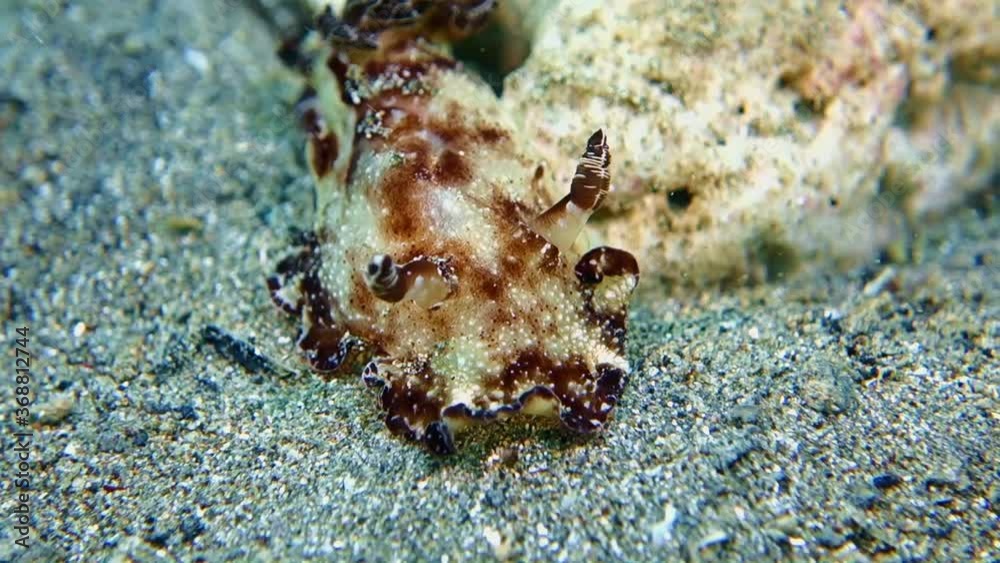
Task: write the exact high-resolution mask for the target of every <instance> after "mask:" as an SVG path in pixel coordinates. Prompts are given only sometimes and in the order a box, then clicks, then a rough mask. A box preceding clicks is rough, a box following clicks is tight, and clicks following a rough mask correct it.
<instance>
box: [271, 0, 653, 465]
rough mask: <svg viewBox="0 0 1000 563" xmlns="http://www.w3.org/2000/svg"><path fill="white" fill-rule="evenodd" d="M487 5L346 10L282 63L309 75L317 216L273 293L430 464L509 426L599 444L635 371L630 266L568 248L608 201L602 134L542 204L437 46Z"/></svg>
mask: <svg viewBox="0 0 1000 563" xmlns="http://www.w3.org/2000/svg"><path fill="white" fill-rule="evenodd" d="M493 4H494V2H493V1H470V0H455V1H451V2H406V1H388V0H386V1H381V0H374V1H371V0H369V1H353V0H352V1H349V2H348V3H347V5H346V7H345V8H344V10H343V12H342V14H341V15H340V16H339V17H337V16H335V15H334V14H333V12H332V10H330V9H329V8H327V10H326V11H325V12H323V13H322V14H321V15H320V17H319V19H318V20H317V29H316V30H314V31H313V32H311V33H310V34H309V35H308V36H306V37H305V38H303V40H302V41H301V42H299V43H298V44H297V45H296V46H295V49H294V50H286V52H285V54H286V55H289V56H288V59H287V60H291V61H293V62H295V63H296V64H298V65H300V66H301V68H302V69H303V70H304V71H305V73H306V75H307V77H308V83H309V87H308V88H307V90H306V93H305V94H304V95H303V97H302V100H301V101H300V103H299V105H298V110H299V116H300V119H301V123H302V126H303V127H304V129H305V130H306V132H307V134H308V137H309V142H308V148H307V156H308V162H309V166H310V168H311V172H312V175H313V177H314V179H315V183H316V218H315V223H314V227H313V228H312V229H309V230H308V231H307V232H306V233H305V234H303V235H302V236H301V237H299V240H298V241H297V244H296V248H295V249H294V251H293V252H292V253H291V255H289V256H287V257H286V258H284V259H283V260H281V261H280V262H279V263H278V265H277V267H276V272H275V273H274V274H273V275H272V276H270V277H269V278H268V280H267V284H268V288H269V290H270V293H271V296H272V298H273V300H274V301H275V303H276V304H277V305H278V306H279V307H280V308H281V309H282V310H284V311H285V312H287V313H289V314H291V315H294V316H295V317H297V318H299V319H300V320H301V325H302V326H301V332H300V336H299V339H298V345H299V347H301V349H302V350H303V351H304V352H305V356H306V358H307V359H308V361H309V363H310V364H311V366H312V368H313V369H315V370H316V371H318V372H320V373H323V374H332V373H336V372H344V371H348V370H351V369H358V368H361V372H362V376H363V379H364V381H365V382H366V383H367V384H369V385H370V386H372V387H376V388H379V389H380V399H379V400H380V404H381V408H382V409H383V410H384V412H385V422H386V424H387V426H388V427H389V429H390V430H391V431H392V432H394V433H397V434H400V435H403V436H406V437H408V438H410V439H413V440H417V441H420V442H422V443H424V444H425V445H426V446H427V447H429V448H430V449H431V450H432V451H434V452H437V453H450V452H453V451H454V449H455V445H454V438H453V436H454V432H455V431H456V430H458V429H460V428H462V427H463V426H464V425H466V424H468V423H470V422H472V421H486V420H493V419H500V418H505V417H506V416H508V415H510V414H513V413H516V412H524V413H528V414H534V415H555V416H558V417H559V419H560V420H561V421H562V422H563V423H564V424H565V426H567V427H569V428H571V429H573V430H576V431H579V432H584V433H589V432H593V431H595V430H598V429H600V428H602V427H603V426H604V425H605V423H606V422H607V421H608V418H609V415H610V414H611V412H612V409H613V408H614V406H615V404H616V403H617V402H618V399H619V396H620V394H621V392H622V390H623V387H624V384H625V379H626V376H627V374H628V371H629V366H628V362H627V361H626V359H625V333H626V317H627V309H628V301H629V297H630V295H631V293H632V292H633V290H634V289H635V287H636V285H637V283H638V279H639V268H638V264H637V262H636V260H635V258H633V257H632V255H631V254H629V253H627V252H625V251H623V250H618V249H614V248H609V247H604V246H601V247H597V248H593V249H590V250H587V248H586V246H585V245H586V241H585V239H586V236H581V231H583V230H584V227H585V223H586V221H587V219H588V218H589V217H590V215H591V214H592V213H593V212H594V211H595V210H596V209H597V208H598V207H599V206H600V205H601V203H602V201H603V200H604V199H605V196H606V195H607V194H608V191H609V188H610V169H611V153H610V149H609V147H608V144H607V139H606V136H605V134H604V132H603V131H601V130H597V131H596V132H595V133H593V135H591V136H590V138H589V139H587V140H586V143H585V145H584V143H583V142H582V141H584V140H583V139H581V149H582V156H581V158H580V160H579V164H578V166H577V167H576V174H575V176H574V177H573V180H572V182H571V185H569V186H566V190H565V191H566V192H567V193H566V194H565V196H564V197H562V199H559V200H558V201H552V199H551V198H550V196H549V195H548V192H547V190H546V189H545V188H544V184H545V181H546V179H547V176H546V170H545V167H544V166H543V165H542V163H541V162H540V161H539V160H538V159H537V158H533V157H532V156H531V155H530V154H529V153H528V151H525V150H523V149H522V147H523V145H524V144H523V143H522V142H521V141H519V137H518V135H519V133H518V132H517V128H516V127H515V126H514V124H513V122H512V121H511V120H510V119H508V118H507V117H506V116H505V115H504V114H503V112H502V111H500V109H499V107H500V106H499V105H498V102H497V98H496V95H495V94H494V93H493V92H492V91H491V90H490V88H489V87H488V86H487V85H486V84H485V83H484V82H482V80H480V79H479V78H478V77H476V76H475V75H473V74H471V73H469V72H466V71H465V70H464V69H463V66H462V65H461V64H460V63H457V62H456V61H455V60H454V59H453V58H452V57H451V55H450V53H449V51H448V43H449V42H450V41H452V40H454V39H456V38H457V37H460V36H463V35H465V34H467V33H470V32H471V31H472V30H474V29H475V28H476V27H477V26H478V25H479V24H480V23H481V22H482V21H483V20H484V19H485V18H486V16H487V15H488V14H489V12H490V10H491V9H492V8H493ZM293 52H294V53H295V54H294V56H292V55H290V53H293ZM361 366H363V368H362V367H361Z"/></svg>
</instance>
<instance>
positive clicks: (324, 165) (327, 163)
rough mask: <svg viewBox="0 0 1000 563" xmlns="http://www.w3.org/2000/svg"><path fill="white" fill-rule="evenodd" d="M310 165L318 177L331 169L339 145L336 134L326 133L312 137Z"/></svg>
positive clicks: (335, 159)
mask: <svg viewBox="0 0 1000 563" xmlns="http://www.w3.org/2000/svg"><path fill="white" fill-rule="evenodd" d="M310 142H311V143H312V166H313V170H315V171H316V175H317V176H318V177H319V178H323V177H324V176H326V175H327V174H329V173H330V170H331V169H333V163H334V162H336V161H337V155H338V150H339V145H338V143H337V136H336V135H334V134H333V133H327V134H326V135H323V136H322V137H316V136H314V137H312V139H311V140H310Z"/></svg>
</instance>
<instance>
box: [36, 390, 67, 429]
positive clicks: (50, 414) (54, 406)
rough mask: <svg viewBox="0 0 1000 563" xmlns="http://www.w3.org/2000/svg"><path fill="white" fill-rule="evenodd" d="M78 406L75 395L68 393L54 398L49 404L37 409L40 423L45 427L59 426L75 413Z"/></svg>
mask: <svg viewBox="0 0 1000 563" xmlns="http://www.w3.org/2000/svg"><path fill="white" fill-rule="evenodd" d="M75 404H76V396H75V395H74V394H73V393H66V394H64V395H59V396H57V397H54V398H52V399H51V400H49V402H47V403H44V404H42V405H39V406H38V407H37V408H36V411H35V412H37V413H38V422H39V423H41V424H45V425H50V426H51V425H55V424H59V423H60V422H62V421H63V420H65V419H66V417H68V416H69V415H70V413H71V412H73V406H74V405H75Z"/></svg>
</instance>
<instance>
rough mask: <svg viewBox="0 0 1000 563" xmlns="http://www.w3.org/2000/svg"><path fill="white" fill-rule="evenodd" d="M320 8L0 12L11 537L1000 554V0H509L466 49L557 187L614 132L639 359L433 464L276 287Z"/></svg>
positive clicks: (598, 232)
mask: <svg viewBox="0 0 1000 563" xmlns="http://www.w3.org/2000/svg"><path fill="white" fill-rule="evenodd" d="M459 3H460V2H459ZM322 4H324V2H305V1H303V2H293V1H284V2H281V1H278V0H248V1H246V2H241V1H237V0H219V1H206V2H195V1H192V0H178V1H174V2H159V1H154V0H148V1H133V2H124V1H121V0H115V1H109V2H101V3H97V2H67V1H55V0H52V1H48V0H37V1H33V0H26V1H19V2H18V1H12V0H5V1H3V2H0V72H2V74H0V76H2V80H0V211H2V215H0V218H2V221H0V223H2V229H3V230H2V243H0V267H2V277H0V319H2V321H3V326H4V337H5V342H4V345H5V346H6V347H7V348H8V350H9V353H8V355H7V356H5V357H6V358H8V359H7V360H6V362H7V365H5V368H4V369H5V372H6V373H7V374H8V377H5V379H4V381H5V382H7V383H5V384H4V385H3V386H2V388H0V405H2V406H3V413H4V417H3V421H2V426H0V428H2V429H3V432H4V434H3V439H2V443H3V447H4V469H5V471H6V474H5V476H4V480H3V481H2V485H0V494H2V498H0V506H2V507H3V510H2V512H3V515H4V516H3V518H4V519H3V520H2V521H0V560H3V561H59V560H79V561H92V560H108V561H130V560H135V561H160V560H182V561H193V560H204V561H230V560H239V561H243V560H253V561H268V560H281V561H284V560H290V561H296V560H303V559H318V560H352V561H355V560H357V561H360V560H366V561H382V560H399V561H423V560H435V561H464V560H487V561H488V560H496V559H499V560H505V559H511V560H560V561H561V560H566V561H584V560H587V561H590V560H612V559H613V560H627V561H644V560H707V561H713V560H719V561H728V560H778V559H806V560H809V559H813V560H830V559H848V560H858V561H864V560H883V559H884V560H897V559H905V560H915V561H922V560H933V561H947V560H994V559H996V558H998V557H1000V539H998V538H1000V529H998V528H1000V526H998V507H1000V472H998V467H1000V431H998V426H1000V387H998V385H1000V360H998V358H997V354H998V341H1000V316H998V310H1000V306H998V297H1000V294H998V286H1000V257H998V251H997V248H998V244H997V241H998V240H1000V219H998V216H997V213H996V210H997V194H998V187H1000V175H998V166H997V162H998V158H997V156H998V153H1000V148H998V147H1000V96H998V93H997V87H998V84H1000V75H998V74H997V73H998V71H997V69H998V68H1000V64H998V63H1000V52H998V50H997V45H1000V37H998V33H1000V25H998V22H1000V7H998V6H997V4H996V3H995V2H991V1H981V2H977V1H974V0H966V1H958V0H954V1H938V2H933V3H931V2H921V1H907V2H882V1H874V0H873V1H863V0H859V1H853V2H838V3H834V2H806V1H792V0H788V1H784V2H777V3H765V2H715V3H702V2H694V1H690V2H687V1H680V0H677V1H672V0H657V1H654V2H640V1H631V2H593V1H587V2H569V1H562V2H535V3H531V2H523V1H520V2H519V1H511V2H508V3H501V6H500V7H499V8H498V9H497V10H496V12H495V13H494V14H493V15H492V16H491V18H492V19H491V21H490V22H489V23H488V25H487V27H486V28H485V29H484V30H483V32H482V35H481V36H479V37H473V38H470V39H469V40H468V41H466V42H463V43H461V44H460V45H458V46H456V56H457V57H458V58H459V59H460V60H462V61H463V64H464V65H465V67H466V68H467V69H468V70H469V71H470V72H474V73H477V74H478V75H479V76H480V77H481V78H482V79H483V80H485V81H486V82H487V83H488V84H489V85H490V86H492V87H493V89H494V90H495V91H496V92H497V93H498V95H499V96H500V102H499V103H500V105H501V106H500V107H501V108H502V109H503V110H504V111H505V112H507V113H508V114H509V115H511V116H512V117H511V118H512V119H513V120H514V121H515V122H516V123H517V124H518V126H519V127H520V130H521V132H522V134H523V136H524V138H525V139H527V141H526V142H527V143H530V144H531V150H534V151H536V152H537V154H539V155H541V158H543V159H544V160H545V161H546V162H547V163H548V164H549V165H550V168H551V172H550V174H551V175H552V183H553V185H554V186H561V187H565V186H568V185H569V184H568V182H569V179H570V178H571V177H572V174H573V166H574V164H575V162H576V159H577V158H578V157H579V153H580V150H581V149H582V143H583V142H584V141H585V140H586V138H587V135H589V133H590V132H591V131H593V130H594V129H596V128H597V127H604V128H605V130H606V131H607V133H608V136H609V144H610V145H611V146H612V152H613V154H614V157H613V160H612V162H613V164H612V182H613V185H614V191H613V192H612V194H611V196H609V201H608V202H607V203H606V205H605V208H604V209H602V210H601V212H600V213H599V214H597V215H595V217H594V221H593V224H592V225H591V231H590V236H591V237H592V239H593V240H595V241H602V242H612V243H614V244H615V245H618V246H623V247H625V248H627V249H628V250H629V251H631V252H632V253H633V254H635V255H636V257H637V258H638V259H639V264H640V268H641V270H642V278H641V282H640V287H639V290H638V291H637V293H636V295H635V297H634V298H633V299H632V303H631V312H630V316H629V330H628V343H627V347H628V361H629V363H630V364H631V374H630V375H629V378H628V384H627V385H626V388H625V391H624V394H623V395H622V397H621V400H620V401H619V402H618V405H617V407H616V409H615V413H614V419H613V420H612V421H611V422H610V423H609V424H608V425H607V428H606V429H605V430H604V431H603V432H601V433H600V434H598V435H596V436H587V437H579V436H575V435H574V434H572V433H571V432H569V431H567V430H565V429H564V428H561V427H559V426H558V425H557V424H552V423H549V422H546V421H541V420H534V419H529V418H527V417H516V418H515V419H513V420H511V421H509V422H507V423H504V424H489V425H482V426H477V427H474V428H471V429H469V430H467V431H465V432H463V433H462V434H460V435H459V436H458V437H457V442H458V446H459V448H458V451H457V453H455V454H453V455H451V456H448V457H440V456H434V455H432V454H430V453H428V452H427V451H426V450H424V449H422V448H420V447H417V446H415V445H413V444H411V443H408V442H406V441H404V440H400V439H398V438H397V437H394V436H393V435H392V434H391V433H390V432H388V431H387V430H386V428H385V424H384V423H383V420H382V419H383V416H382V413H381V412H380V411H379V409H378V402H377V400H376V397H375V396H374V394H373V392H372V391H370V390H369V389H367V388H366V387H365V385H364V384H363V383H362V382H361V381H360V378H359V377H357V375H356V374H347V375H345V376H342V377H336V378H333V379H332V380H330V381H325V380H324V379H323V378H320V377H317V376H316V375H315V374H313V373H312V372H311V370H310V369H309V367H308V365H307V364H306V363H305V361H304V360H303V358H302V354H301V351H300V350H298V349H297V347H296V345H295V337H296V326H295V323H292V322H291V321H289V320H288V319H287V318H285V317H284V316H283V315H280V314H278V312H277V310H276V308H275V307H274V304H273V303H272V302H271V299H270V297H269V295H268V292H267V289H266V287H265V285H264V280H265V278H266V276H267V275H268V274H270V273H271V272H272V271H273V268H274V264H275V262H276V261H277V260H278V259H279V258H281V257H282V255H283V253H284V252H285V251H286V250H287V249H288V247H289V244H290V243H289V241H290V240H291V239H292V238H293V237H294V236H295V233H296V229H297V228H302V227H307V226H309V225H310V224H312V220H313V219H312V218H313V214H314V211H315V209H314V205H315V195H314V193H315V189H314V182H313V179H312V178H311V177H310V172H309V165H308V163H307V160H306V157H305V145H306V136H305V135H304V133H303V132H302V131H301V130H300V127H299V125H298V123H297V117H296V115H295V104H296V102H297V100H298V99H299V96H300V94H301V91H302V88H303V81H302V78H301V76H300V75H299V73H297V72H296V71H295V70H294V69H292V68H289V66H288V65H286V64H285V63H284V62H283V61H282V60H281V58H280V57H279V56H278V51H279V46H281V45H282V43H283V41H285V40H287V39H288V38H289V37H292V36H294V35H295V33H297V32H299V31H300V30H301V26H302V25H304V24H307V23H308V22H311V21H312V19H311V18H312V17H313V15H315V14H317V13H319V9H320V7H321V5H322ZM336 4H338V7H339V5H340V4H342V2H338V3H336ZM560 189H561V188H560ZM25 328H26V329H28V330H27V331H24V330H23V329H25ZM19 329H21V332H20V333H19V332H18V330H19ZM22 339H23V342H22V341H21V340H22ZM18 349H21V350H22V351H23V354H30V358H31V360H30V368H29V367H21V366H22V364H20V363H18V362H17V360H18V358H20V357H21V356H22V355H23V354H22V352H18ZM19 368H20V369H29V370H30V371H29V372H18V371H17V370H18V369H19ZM27 374H30V375H27ZM18 376H21V377H28V379H26V380H24V382H22V381H20V380H18V379H17V377H18ZM23 387H27V388H28V389H27V391H26V392H22V391H23V389H21V388H23ZM22 396H27V397H29V398H30V404H29V405H28V406H27V407H25V406H24V405H22V404H19V403H18V400H19V397H22ZM21 408H26V409H27V414H26V416H24V417H22V416H21V415H20V414H19V412H20V410H19V409H21ZM25 434H27V436H25ZM25 443H27V444H28V445H27V446H23V445H21V444H25ZM24 452H27V453H24ZM22 454H23V455H25V456H26V457H27V458H28V459H27V460H24V459H23V457H20V456H21V455H22ZM22 462H24V463H25V464H26V466H24V467H22V466H21V463H22ZM22 473H23V476H21V475H20V474H22ZM25 479H26V480H27V481H24V480H25ZM21 495H27V496H26V497H22V496H21ZM23 498H27V499H29V500H28V501H27V502H25V501H23ZM22 507H25V508H22ZM22 515H24V518H25V520H21V519H20V517H21V516H22ZM22 531H24V532H27V533H26V534H22ZM25 536H26V538H27V539H24V538H25ZM19 539H20V540H22V541H21V542H18V540H19ZM24 545H28V546H29V547H27V548H25V547H24Z"/></svg>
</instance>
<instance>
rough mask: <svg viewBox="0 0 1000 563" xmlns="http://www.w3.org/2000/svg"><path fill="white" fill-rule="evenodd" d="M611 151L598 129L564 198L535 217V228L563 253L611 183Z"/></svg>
mask: <svg viewBox="0 0 1000 563" xmlns="http://www.w3.org/2000/svg"><path fill="white" fill-rule="evenodd" d="M610 166H611V152H610V150H609V149H608V143H607V138H606V137H605V135H604V131H602V130H600V129H598V130H597V131H595V132H594V134H593V135H591V136H590V139H589V140H588V141H587V150H586V151H584V153H583V156H582V157H580V164H578V165H577V167H576V175H574V176H573V181H572V183H571V184H570V191H569V194H567V195H566V197H564V198H562V199H561V200H559V201H558V202H557V203H556V204H555V205H553V206H552V207H550V208H549V209H548V210H546V211H545V212H544V213H542V214H541V215H539V216H538V218H537V219H536V220H535V229H536V230H537V231H538V232H539V234H541V235H542V236H544V237H545V238H546V239H548V241H549V242H551V243H552V244H554V245H556V246H557V247H558V248H559V250H560V252H563V253H566V252H567V251H569V249H570V248H572V247H573V243H574V242H575V241H576V237H577V236H578V235H579V234H580V231H581V230H583V226H584V225H586V224H587V219H589V218H590V216H591V215H592V214H593V213H594V211H596V210H597V208H598V207H600V206H601V203H602V202H603V201H604V198H605V197H607V195H608V190H609V187H610V185H611V173H610V170H609V168H610Z"/></svg>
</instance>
